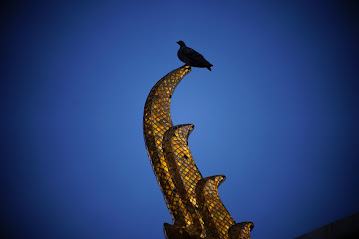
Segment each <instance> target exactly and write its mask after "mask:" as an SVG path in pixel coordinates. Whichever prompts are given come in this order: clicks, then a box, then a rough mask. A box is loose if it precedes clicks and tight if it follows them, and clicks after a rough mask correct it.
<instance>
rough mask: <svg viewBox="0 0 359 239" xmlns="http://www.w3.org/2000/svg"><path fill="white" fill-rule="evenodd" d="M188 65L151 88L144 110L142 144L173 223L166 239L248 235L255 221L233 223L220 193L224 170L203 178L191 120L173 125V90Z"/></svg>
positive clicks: (221, 238)
mask: <svg viewBox="0 0 359 239" xmlns="http://www.w3.org/2000/svg"><path fill="white" fill-rule="evenodd" d="M190 71H191V67H190V66H188V65H184V66H182V67H179V68H177V69H175V70H173V71H171V72H170V73H168V74H167V75H166V76H164V77H163V78H162V79H161V80H159V81H158V82H157V83H156V85H155V86H154V87H153V88H152V90H151V91H150V94H149V95H148V97H147V101H146V104H145V110H144V115H143V134H144V138H145V143H146V149H147V153H148V156H149V158H150V161H151V165H152V168H153V171H154V173H155V175H156V178H157V181H158V184H159V186H160V189H161V190H162V193H163V196H164V198H165V201H166V204H167V207H168V209H169V211H170V214H171V217H172V220H173V223H174V224H173V225H170V224H168V223H165V224H164V232H165V236H166V238H167V239H200V238H206V239H235V238H236V239H249V238H250V235H249V233H250V231H251V229H252V228H253V223H251V222H243V223H235V221H234V220H233V218H232V217H231V215H230V214H229V213H228V211H227V209H226V208H225V206H224V205H223V203H222V202H221V199H220V197H219V195H218V186H219V185H220V184H221V183H222V182H223V181H224V180H225V176H224V175H219V176H212V177H207V178H203V177H202V175H201V173H200V171H199V170H198V168H197V166H196V164H195V162H194V160H193V157H192V154H191V152H190V150H189V147H188V137H189V135H190V134H191V132H192V131H193V129H194V125H192V124H184V125H177V126H173V124H172V119H171V114H170V105H171V97H172V94H173V92H174V90H175V88H176V87H177V85H178V84H179V83H180V82H181V80H182V79H183V77H184V76H185V75H187V74H188V73H189V72H190Z"/></svg>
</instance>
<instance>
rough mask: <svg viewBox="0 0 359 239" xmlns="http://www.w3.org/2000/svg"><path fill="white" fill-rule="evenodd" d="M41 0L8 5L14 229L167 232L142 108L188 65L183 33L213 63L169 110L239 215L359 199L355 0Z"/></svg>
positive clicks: (5, 180)
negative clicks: (220, 177)
mask: <svg viewBox="0 0 359 239" xmlns="http://www.w3.org/2000/svg"><path fill="white" fill-rule="evenodd" d="M32 2H33V3H21V2H17V3H14V2H12V3H9V4H7V5H3V7H2V11H3V14H1V19H2V20H1V24H2V30H1V31H2V36H1V73H0V74H1V85H0V97H1V119H0V120H1V127H0V130H1V132H0V135H1V174H0V178H1V187H2V188H1V206H2V208H1V217H2V220H3V221H2V225H3V227H5V228H6V229H5V230H2V232H4V233H8V234H11V235H12V236H10V237H7V238H53V239H57V238H58V239H63V238H89V239H100V238H101V239H102V238H108V239H110V238H128V239H131V238H134V239H136V238H138V239H139V238H154V239H155V238H164V235H163V231H162V225H163V223H164V222H169V223H170V222H171V218H170V215H169V213H168V210H167V208H166V206H165V202H164V199H163V197H162V194H161V192H160V189H159V187H158V184H157V182H156V179H155V176H154V174H153V172H152V168H151V166H150V162H149V159H148V157H147V153H146V150H145V145H144V140H143V135H142V114H143V107H144V103H145V101H146V97H147V95H148V93H149V91H150V90H151V88H152V86H153V85H154V84H155V83H156V82H157V81H158V80H159V79H160V78H161V77H162V76H164V75H165V74H167V73H168V72H169V71H171V70H173V69H175V68H177V67H179V66H181V65H183V64H182V63H181V62H180V61H179V60H178V58H177V56H176V53H177V50H178V48H179V46H178V45H177V44H176V42H177V41H179V40H183V41H185V42H186V43H187V45H188V46H190V47H192V48H194V49H195V50H197V51H198V52H200V53H202V54H203V55H204V56H205V57H206V58H207V60H208V61H210V62H211V63H212V64H213V65H214V67H213V68H212V72H210V71H208V70H207V69H199V68H193V70H192V72H191V73H190V74H189V75H187V76H186V77H185V78H184V80H183V81H182V82H181V84H180V85H179V86H178V88H177V89H176V91H175V93H174V96H173V98H172V111H171V114H172V120H173V123H174V124H184V123H193V124H194V125H195V127H196V129H195V131H194V132H193V133H192V134H191V137H190V139H189V145H190V148H191V151H192V155H193V157H194V159H195V162H196V163H197V166H198V167H199V169H200V171H201V172H202V174H203V176H212V175H216V174H224V175H226V176H227V180H226V181H225V182H224V183H223V184H222V185H221V186H220V189H219V194H220V196H221V198H222V201H223V202H224V205H225V206H226V207H227V209H228V210H229V212H230V213H231V215H232V216H233V218H234V219H235V220H236V221H237V222H241V221H253V222H254V224H255V227H254V230H253V232H252V238H254V239H261V238H276V239H285V238H293V237H296V236H299V235H302V234H304V233H306V232H309V231H311V230H313V229H316V228H318V227H320V226H323V225H325V224H327V223H330V222H332V221H334V220H337V219H340V218H342V217H345V216H348V215H350V214H352V213H355V212H358V211H359V173H358V171H359V162H358V160H359V147H358V146H359V138H358V134H359V124H358V122H359V106H358V105H359V104H358V103H359V94H358V93H359V84H358V80H359V67H358V66H359V64H358V60H359V57H358V56H359V45H358V42H359V27H358V25H357V24H356V21H358V8H356V5H355V4H353V3H351V2H348V1H341V3H324V2H325V1H262V2H261V3H260V2H259V1H256V2H255V3H254V2H253V1H233V2H228V1H215V2H214V1H213V2H211V1H177V2H176V1H146V2H138V1H131V2H130V1H128V2H123V1H98V2H94V1H86V2H81V3H80V2H76V3H74V2H73V1H58V2H57V3H48V2H47V1H44V2H34V1H32ZM269 2H270V3H269ZM314 2H316V3H314ZM320 2H321V3H320ZM353 2H354V1H353Z"/></svg>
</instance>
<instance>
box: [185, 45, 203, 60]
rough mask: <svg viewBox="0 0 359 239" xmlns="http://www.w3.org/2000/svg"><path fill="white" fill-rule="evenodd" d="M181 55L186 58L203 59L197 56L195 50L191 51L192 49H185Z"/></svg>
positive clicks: (199, 55)
mask: <svg viewBox="0 0 359 239" xmlns="http://www.w3.org/2000/svg"><path fill="white" fill-rule="evenodd" d="M183 53H184V54H185V55H186V56H188V57H194V58H196V57H203V56H202V55H201V54H199V53H198V52H196V51H195V50H193V49H192V48H189V47H186V48H185V49H184V50H183Z"/></svg>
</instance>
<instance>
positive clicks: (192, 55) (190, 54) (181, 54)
mask: <svg viewBox="0 0 359 239" xmlns="http://www.w3.org/2000/svg"><path fill="white" fill-rule="evenodd" d="M177 43H178V45H180V46H181V47H180V49H179V50H178V52H177V56H178V58H179V59H180V60H181V61H182V62H184V63H186V64H187V65H190V66H194V67H200V68H204V67H206V68H207V69H208V70H210V71H211V66H213V65H212V64H211V63H209V62H208V61H207V60H206V59H204V57H203V56H202V55H201V54H199V53H198V52H196V51H195V50H193V49H192V48H189V47H187V46H186V44H185V43H184V42H183V41H179V42H177Z"/></svg>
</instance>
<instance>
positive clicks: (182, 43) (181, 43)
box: [177, 41, 186, 46]
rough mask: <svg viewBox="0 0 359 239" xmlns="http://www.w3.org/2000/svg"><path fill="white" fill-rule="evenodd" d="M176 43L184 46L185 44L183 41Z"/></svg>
mask: <svg viewBox="0 0 359 239" xmlns="http://www.w3.org/2000/svg"><path fill="white" fill-rule="evenodd" d="M177 43H178V45H180V46H186V44H184V42H183V41H178V42H177Z"/></svg>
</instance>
